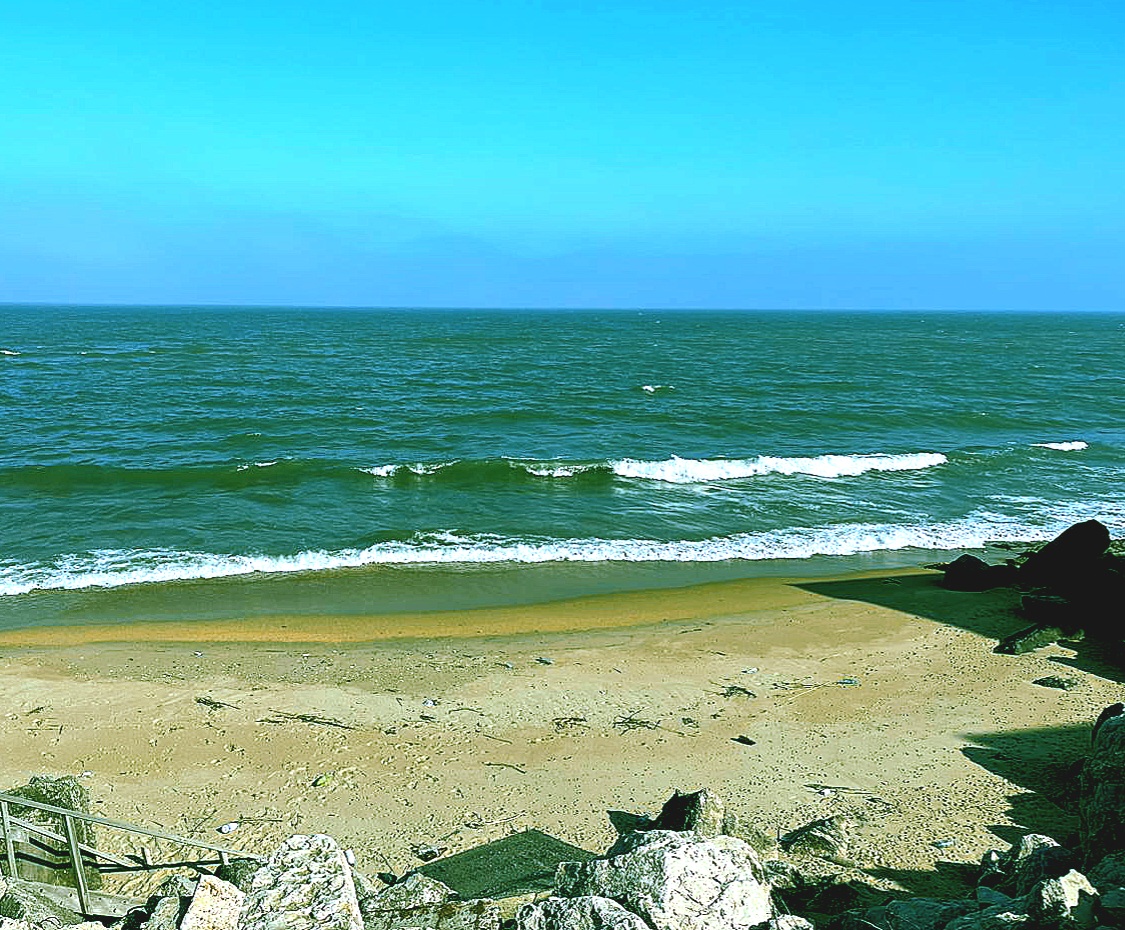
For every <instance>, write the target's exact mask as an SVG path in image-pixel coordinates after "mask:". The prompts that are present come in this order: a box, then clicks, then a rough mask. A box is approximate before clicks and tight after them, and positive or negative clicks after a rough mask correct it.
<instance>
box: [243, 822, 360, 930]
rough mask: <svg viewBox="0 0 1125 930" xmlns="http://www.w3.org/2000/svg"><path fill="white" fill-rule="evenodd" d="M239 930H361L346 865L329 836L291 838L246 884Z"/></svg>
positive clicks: (340, 850)
mask: <svg viewBox="0 0 1125 930" xmlns="http://www.w3.org/2000/svg"><path fill="white" fill-rule="evenodd" d="M238 928H239V930H363V918H362V917H361V916H360V912H359V902H358V901H357V900H356V894H355V883H354V881H353V880H352V870H351V866H349V865H348V860H347V859H346V858H345V857H344V852H343V850H342V849H340V847H339V845H337V843H336V841H335V840H334V839H332V837H330V836H324V835H322V834H317V835H314V836H300V835H297V836H291V837H289V838H288V839H287V840H286V841H285V842H284V843H283V844H282V845H281V848H280V849H278V850H277V852H275V853H274V854H273V856H271V857H270V861H269V862H268V863H266V865H264V866H262V868H260V869H259V870H258V871H257V872H256V873H254V878H253V879H252V880H251V882H250V891H249V892H248V893H247V895H246V900H245V904H244V905H243V909H242V914H241V917H240V918H239V922H238Z"/></svg>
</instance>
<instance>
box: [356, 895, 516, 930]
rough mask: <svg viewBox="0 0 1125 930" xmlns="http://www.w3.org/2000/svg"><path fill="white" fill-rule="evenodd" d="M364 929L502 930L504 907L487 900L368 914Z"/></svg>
mask: <svg viewBox="0 0 1125 930" xmlns="http://www.w3.org/2000/svg"><path fill="white" fill-rule="evenodd" d="M363 926H364V930H499V927H500V906H499V905H498V904H497V903H496V902H495V901H490V900H488V899H487V898H475V899H473V900H472V901H446V902H445V903H444V904H426V905H423V906H422V907H414V908H408V909H406V910H399V911H379V912H378V913H375V914H368V915H366V916H365V917H364V921H363Z"/></svg>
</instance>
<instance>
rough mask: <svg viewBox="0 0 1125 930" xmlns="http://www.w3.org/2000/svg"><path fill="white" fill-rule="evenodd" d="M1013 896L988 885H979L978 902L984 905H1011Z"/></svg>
mask: <svg viewBox="0 0 1125 930" xmlns="http://www.w3.org/2000/svg"><path fill="white" fill-rule="evenodd" d="M1012 900H1013V899H1012V896H1011V895H1006V894H1004V893H1003V892H1002V891H997V890H996V889H995V888H989V887H988V886H987V885H978V886H977V904H979V905H980V906H981V907H982V908H984V907H1011V906H1012Z"/></svg>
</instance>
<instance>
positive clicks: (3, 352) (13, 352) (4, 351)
mask: <svg viewBox="0 0 1125 930" xmlns="http://www.w3.org/2000/svg"><path fill="white" fill-rule="evenodd" d="M0 355H23V353H22V352H17V351H16V350H15V349H0Z"/></svg>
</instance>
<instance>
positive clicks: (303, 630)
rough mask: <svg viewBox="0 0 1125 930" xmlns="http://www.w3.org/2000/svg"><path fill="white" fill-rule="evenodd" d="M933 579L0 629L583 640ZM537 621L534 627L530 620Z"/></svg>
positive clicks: (720, 585)
mask: <svg viewBox="0 0 1125 930" xmlns="http://www.w3.org/2000/svg"><path fill="white" fill-rule="evenodd" d="M900 575H901V576H907V575H911V576H913V575H924V576H927V577H928V576H930V575H933V576H934V577H938V576H939V573H938V572H935V571H926V572H921V571H918V570H917V569H913V568H901V569H897V570H894V571H891V572H887V571H867V572H851V573H845V574H832V575H823V576H812V577H799V578H797V577H756V578H743V579H738V580H733V581H714V582H704V583H702V584H692V585H685V586H683V587H670V588H648V589H644V590H636V591H615V592H612V593H609V594H593V595H586V596H583V597H572V598H564V599H560V600H550V601H543V602H538V603H529V604H516V605H501V606H489V607H474V608H468V609H461V610H458V609H444V610H426V611H402V612H391V613H371V614H367V615H353V614H345V615H331V614H319V615H306V614H277V615H274V616H257V617H249V618H246V619H241V620H144V619H136V620H130V621H122V622H119V623H80V624H67V623H59V624H53V625H50V626H29V627H19V628H16V629H11V630H0V646H73V645H80V644H85V643H109V642H148V643H160V642H181V643H207V642H215V643H219V642H222V643H364V642H371V643H376V642H382V641H386V640H404V639H405V640H411V639H416V640H425V639H430V638H435V637H441V638H444V637H456V638H475V637H492V636H520V635H534V634H537V633H577V632H584V631H593V630H599V629H620V628H629V627H643V626H650V625H653V624H657V623H663V622H670V621H683V620H703V619H710V618H715V617H722V616H732V617H733V616H745V615H748V614H752V613H756V612H760V611H766V610H778V609H781V608H784V607H787V606H793V605H795V604H797V603H799V602H800V601H801V600H802V596H801V595H800V594H799V593H798V591H799V588H800V586H801V585H804V584H816V583H831V582H837V581H846V580H849V579H852V580H862V579H869V578H882V577H897V576H900ZM529 618H530V620H529Z"/></svg>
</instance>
